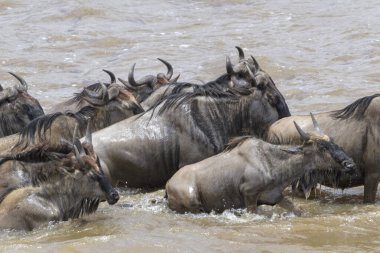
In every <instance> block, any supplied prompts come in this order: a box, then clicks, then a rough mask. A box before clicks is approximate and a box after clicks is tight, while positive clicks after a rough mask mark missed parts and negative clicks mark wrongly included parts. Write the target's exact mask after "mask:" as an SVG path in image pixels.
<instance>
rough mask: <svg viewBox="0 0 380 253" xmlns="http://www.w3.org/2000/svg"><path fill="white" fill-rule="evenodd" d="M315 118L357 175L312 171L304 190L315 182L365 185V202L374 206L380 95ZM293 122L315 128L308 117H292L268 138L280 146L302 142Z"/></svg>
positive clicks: (279, 123)
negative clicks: (341, 149) (342, 151)
mask: <svg viewBox="0 0 380 253" xmlns="http://www.w3.org/2000/svg"><path fill="white" fill-rule="evenodd" d="M315 117H316V119H317V120H318V122H319V124H320V126H321V127H322V128H323V129H324V131H325V132H326V134H328V135H329V136H331V137H332V138H333V139H334V141H335V142H336V143H337V144H338V145H340V146H341V147H342V148H343V149H344V150H345V151H346V152H347V154H348V155H350V156H351V157H352V158H353V160H354V161H355V163H356V164H357V165H358V172H357V173H356V174H354V175H350V176H347V175H344V174H340V173H339V172H337V173H332V174H325V173H323V174H320V173H317V172H313V173H312V174H311V175H307V176H306V175H305V178H303V180H301V183H302V184H303V188H304V189H305V190H306V191H307V192H309V191H310V189H311V187H312V186H315V184H316V183H321V184H323V185H327V186H334V187H338V188H342V189H344V188H349V187H354V186H359V185H363V184H364V202H366V203H374V202H375V199H376V192H377V186H378V182H379V180H380V94H374V95H371V96H366V97H363V98H360V99H358V100H356V101H355V102H353V103H352V104H350V105H348V106H347V107H345V108H343V109H341V110H336V111H331V112H323V113H318V114H315ZM292 121H297V122H298V123H299V124H300V126H301V127H302V128H303V129H305V130H310V129H311V128H312V122H311V120H310V118H309V117H307V116H291V117H288V118H284V119H281V120H279V121H277V122H275V123H274V124H273V125H272V126H271V127H270V130H269V132H268V136H267V138H266V139H267V140H268V141H269V142H272V143H277V144H297V143H300V142H302V139H301V138H299V136H298V135H297V132H296V131H294V129H293V128H291V127H290V125H291V124H292ZM310 181H311V182H310Z"/></svg>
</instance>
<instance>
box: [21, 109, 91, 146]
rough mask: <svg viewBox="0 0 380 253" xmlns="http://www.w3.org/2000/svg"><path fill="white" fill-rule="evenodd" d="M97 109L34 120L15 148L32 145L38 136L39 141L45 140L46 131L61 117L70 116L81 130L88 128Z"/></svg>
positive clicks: (53, 114)
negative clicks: (87, 124) (88, 122)
mask: <svg viewBox="0 0 380 253" xmlns="http://www.w3.org/2000/svg"><path fill="white" fill-rule="evenodd" d="M95 112H96V108H94V107H92V106H86V107H83V108H82V109H81V110H80V111H78V112H76V113H72V112H65V113H62V112H56V113H52V114H48V115H44V116H41V117H39V118H36V119H34V120H32V121H31V122H30V123H29V124H28V125H27V126H26V127H25V128H24V129H23V130H22V131H21V133H20V137H19V140H18V142H17V144H16V145H15V147H20V146H24V147H26V146H27V145H28V144H30V143H34V142H35V138H36V135H37V136H38V138H39V139H41V140H45V134H46V131H47V130H48V129H49V128H50V127H51V126H52V124H53V123H54V122H55V121H56V120H57V119H58V118H59V117H60V116H69V117H72V118H74V119H76V121H77V122H78V127H79V128H80V129H82V128H85V127H86V123H87V121H88V120H89V119H90V118H92V117H93V116H94V115H95Z"/></svg>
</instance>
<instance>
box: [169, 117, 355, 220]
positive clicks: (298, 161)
mask: <svg viewBox="0 0 380 253" xmlns="http://www.w3.org/2000/svg"><path fill="white" fill-rule="evenodd" d="M294 124H295V127H296V128H295V129H296V131H297V132H299V135H300V137H301V138H302V139H303V142H304V144H303V145H302V146H285V145H273V144H270V143H268V142H265V141H263V140H260V139H256V138H252V137H238V138H236V139H235V140H233V141H232V143H231V144H230V147H229V148H228V150H227V151H226V152H224V153H221V154H218V155H215V156H212V157H210V158H207V159H205V160H203V161H200V162H198V163H195V164H190V165H187V166H185V167H183V168H181V169H180V170H179V171H177V173H176V174H174V176H173V177H172V178H171V179H170V180H169V181H168V183H167V184H166V194H167V199H168V206H169V208H170V209H172V210H175V211H177V212H180V213H184V212H195V213H196V212H211V211H216V212H222V211H224V210H226V209H230V208H244V207H246V208H247V210H248V211H251V212H254V211H256V208H257V206H258V205H259V204H267V205H274V204H277V203H279V202H280V204H282V205H285V207H287V208H291V207H292V204H291V202H289V201H287V200H286V201H285V199H284V198H283V195H282V192H283V190H284V189H285V188H286V187H287V186H289V185H290V184H291V183H292V182H294V181H295V180H296V179H298V178H299V177H300V176H302V175H303V174H304V173H305V172H306V171H310V170H316V169H325V170H326V169H329V168H330V167H336V166H338V167H339V168H340V169H341V170H342V171H347V172H352V171H353V169H354V166H355V164H354V163H353V161H352V159H351V158H350V157H348V156H347V155H346V154H345V153H344V151H343V150H342V149H341V148H340V147H339V146H338V145H336V144H335V143H334V142H333V141H332V140H331V139H330V138H329V137H328V136H327V135H324V134H323V133H316V132H311V133H305V132H304V131H303V130H302V129H301V128H300V127H299V126H298V125H297V123H295V122H294Z"/></svg>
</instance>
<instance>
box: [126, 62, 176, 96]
mask: <svg viewBox="0 0 380 253" xmlns="http://www.w3.org/2000/svg"><path fill="white" fill-rule="evenodd" d="M157 59H158V60H159V61H160V62H162V63H163V64H165V66H166V67H167V69H168V72H167V73H166V74H164V73H158V74H157V75H156V76H154V75H147V76H144V77H143V78H141V79H140V80H138V81H136V80H135V78H134V72H135V66H136V63H134V64H133V66H132V68H131V71H130V72H129V74H128V82H127V81H124V80H123V79H121V78H119V81H120V82H121V83H123V84H124V85H125V88H126V89H127V90H129V91H131V92H133V94H134V95H135V97H136V99H137V101H138V102H139V103H142V102H143V101H144V100H145V99H146V98H147V97H149V96H150V95H151V94H152V93H153V92H154V91H155V90H157V89H158V88H160V87H161V86H163V85H166V84H171V83H176V82H177V80H178V78H179V75H177V76H176V77H175V78H173V79H171V78H172V76H173V67H172V65H171V64H170V63H169V62H167V61H165V60H163V59H160V58H157Z"/></svg>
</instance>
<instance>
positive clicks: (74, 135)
mask: <svg viewBox="0 0 380 253" xmlns="http://www.w3.org/2000/svg"><path fill="white" fill-rule="evenodd" d="M77 136H78V123H76V124H75V127H74V132H73V143H75V139H77Z"/></svg>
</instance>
